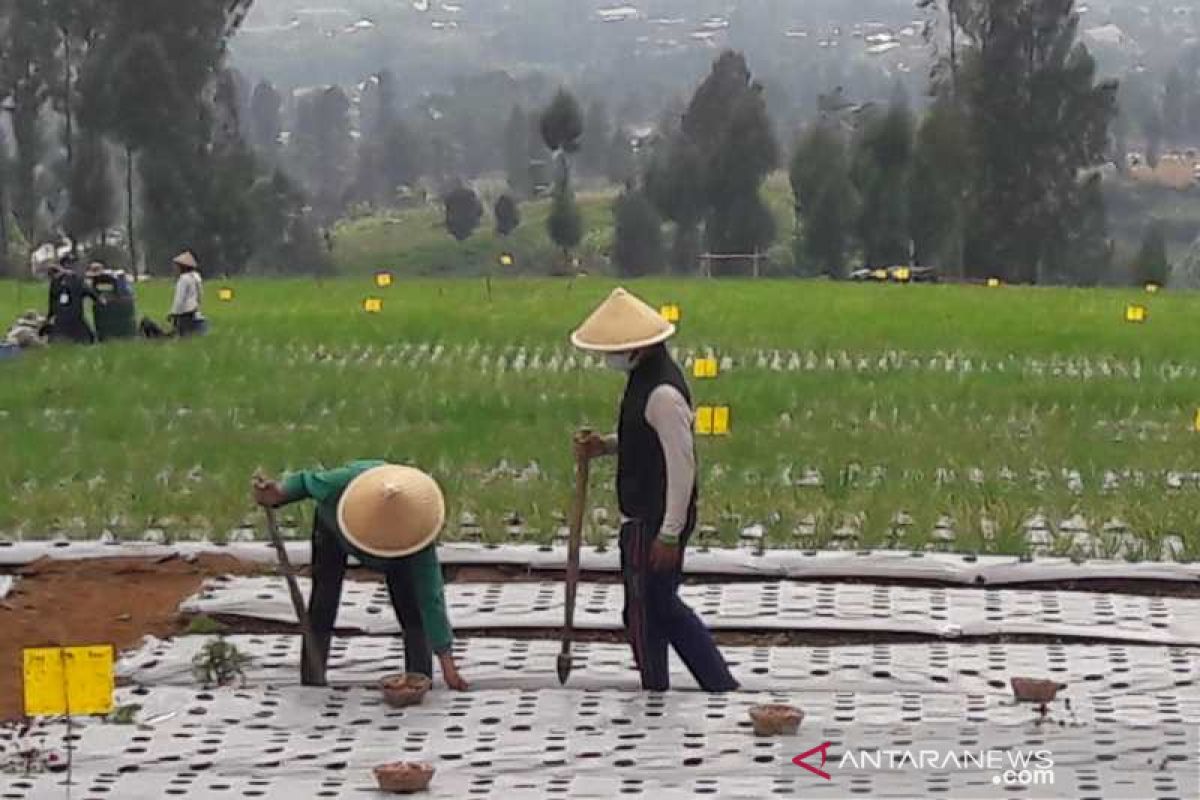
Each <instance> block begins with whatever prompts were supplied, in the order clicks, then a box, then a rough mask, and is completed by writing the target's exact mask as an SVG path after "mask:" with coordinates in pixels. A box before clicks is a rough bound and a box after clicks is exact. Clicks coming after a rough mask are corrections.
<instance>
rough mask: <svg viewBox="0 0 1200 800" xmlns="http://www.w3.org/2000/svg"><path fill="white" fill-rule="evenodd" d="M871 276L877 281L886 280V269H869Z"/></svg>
mask: <svg viewBox="0 0 1200 800" xmlns="http://www.w3.org/2000/svg"><path fill="white" fill-rule="evenodd" d="M871 277H872V278H873V279H875V280H877V281H886V280H887V270H886V269H874V270H871Z"/></svg>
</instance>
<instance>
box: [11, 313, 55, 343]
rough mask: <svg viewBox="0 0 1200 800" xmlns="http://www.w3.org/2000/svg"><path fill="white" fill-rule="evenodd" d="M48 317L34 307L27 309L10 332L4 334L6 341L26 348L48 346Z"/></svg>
mask: <svg viewBox="0 0 1200 800" xmlns="http://www.w3.org/2000/svg"><path fill="white" fill-rule="evenodd" d="M47 329H48V326H47V324H46V319H45V317H43V316H42V315H41V314H39V313H37V312H36V311H34V310H33V309H30V310H28V311H26V312H25V313H24V314H22V315H21V316H19V317H18V318H17V321H16V322H14V323H13V325H12V327H11V328H9V329H8V333H6V334H5V335H4V343H5V344H8V345H12V346H15V347H19V348H21V349H22V350H26V349H29V348H34V347H45V346H46V335H45V334H46V331H47Z"/></svg>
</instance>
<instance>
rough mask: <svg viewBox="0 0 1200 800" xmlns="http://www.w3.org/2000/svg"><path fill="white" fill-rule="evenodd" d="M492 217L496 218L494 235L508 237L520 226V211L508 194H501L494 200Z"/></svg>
mask: <svg viewBox="0 0 1200 800" xmlns="http://www.w3.org/2000/svg"><path fill="white" fill-rule="evenodd" d="M492 216H494V217H495V218H496V233H498V234H499V235H500V236H508V235H509V234H510V233H512V232H513V231H515V230H516V229H517V227H518V226H520V224H521V209H520V207H519V206H518V205H517V201H516V200H514V199H513V196H512V195H510V194H502V195H500V197H499V198H497V199H496V205H495V208H493V209H492Z"/></svg>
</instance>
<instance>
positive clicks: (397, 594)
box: [254, 461, 467, 691]
mask: <svg viewBox="0 0 1200 800" xmlns="http://www.w3.org/2000/svg"><path fill="white" fill-rule="evenodd" d="M309 498H311V499H313V500H316V501H317V510H316V514H315V515H314V517H313V531H312V596H311V597H310V599H309V602H308V615H309V619H310V621H311V623H312V631H313V638H314V639H316V644H315V646H316V650H317V654H316V655H317V658H316V661H317V662H318V663H319V664H321V665H322V668H321V672H320V673H319V674H315V675H314V674H312V670H311V668H310V662H311V659H310V657H309V653H308V651H307V646H308V643H307V642H305V652H304V653H303V654H302V655H301V662H300V675H301V683H303V684H304V685H305V686H324V685H325V670H324V665H325V664H326V662H327V661H328V660H329V642H330V639H331V638H332V636H333V626H334V623H335V622H336V621H337V612H338V603H339V601H340V599H341V595H342V580H343V578H344V577H345V575H346V562H347V557H348V556H351V555H353V556H354V557H355V558H357V559H358V560H359V561H360V562H362V564H363V565H364V566H366V567H369V568H371V569H375V570H378V571H380V572H382V573H383V574H384V575H385V576H386V577H387V587H388V595H389V596H390V598H391V601H392V608H393V609H394V610H395V612H396V618H397V619H398V620H399V622H400V627H401V628H402V629H403V631H404V662H405V669H406V670H407V671H408V672H415V673H419V674H421V675H425V676H426V677H430V678H432V677H433V657H432V655H431V654H430V649H431V648H432V650H433V652H434V653H436V654H437V656H438V661H439V662H440V663H441V667H442V677H444V678H445V679H446V685H447V686H449V687H450V688H451V689H458V690H460V691H462V690H465V689H466V688H467V683H466V681H464V680H463V679H462V677H461V676H460V675H459V673H458V665H457V664H456V663H455V661H454V654H453V653H452V652H451V645H452V644H453V643H454V631H453V630H452V629H451V627H450V620H449V619H448V618H447V616H446V600H445V597H444V594H443V591H444V590H443V586H442V568H441V565H440V564H439V562H438V557H437V544H436V539H437V536H438V533H440V532H441V529H442V525H443V524H444V523H445V519H446V504H445V500H444V498H443V497H442V490H441V489H440V488H439V487H438V485H437V482H436V481H434V479H433V478H431V477H430V476H429V475H426V474H425V473H423V472H421V471H420V470H417V469H413V468H412V467H402V466H397V465H394V464H388V463H386V462H383V461H355V462H352V463H350V464H347V465H346V466H344V467H341V468H339V469H333V470H327V471H309V472H297V473H294V474H292V475H289V476H287V478H285V479H284V480H283V482H282V483H280V482H278V481H272V480H267V479H265V478H255V481H254V499H255V500H256V501H257V502H258V503H259V505H262V506H268V507H271V508H275V507H277V506H282V505H286V504H288V503H295V502H297V501H300V500H306V499H309Z"/></svg>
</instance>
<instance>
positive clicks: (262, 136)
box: [250, 80, 283, 162]
mask: <svg viewBox="0 0 1200 800" xmlns="http://www.w3.org/2000/svg"><path fill="white" fill-rule="evenodd" d="M282 133H283V97H282V96H281V95H280V94H279V90H278V89H276V88H275V84H273V83H271V82H270V81H268V80H262V81H259V82H258V84H257V85H256V86H255V87H254V92H253V94H252V95H251V98H250V142H251V143H252V144H253V145H254V149H255V150H256V151H258V152H259V153H260V154H261V155H262V156H263V157H264V158H266V159H267V160H268V161H269V162H273V161H274V160H275V158H276V157H277V156H278V155H279V137H280V134H282Z"/></svg>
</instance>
